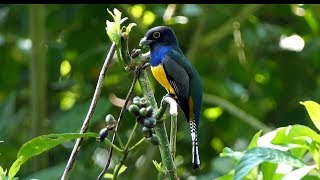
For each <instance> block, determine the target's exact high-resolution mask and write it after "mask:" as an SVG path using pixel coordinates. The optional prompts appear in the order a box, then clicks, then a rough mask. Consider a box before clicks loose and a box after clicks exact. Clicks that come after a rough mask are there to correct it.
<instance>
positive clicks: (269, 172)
mask: <svg viewBox="0 0 320 180" xmlns="http://www.w3.org/2000/svg"><path fill="white" fill-rule="evenodd" d="M277 167H278V164H274V163H270V162H263V163H262V164H261V171H262V175H263V179H273V176H274V174H275V172H276V169H277Z"/></svg>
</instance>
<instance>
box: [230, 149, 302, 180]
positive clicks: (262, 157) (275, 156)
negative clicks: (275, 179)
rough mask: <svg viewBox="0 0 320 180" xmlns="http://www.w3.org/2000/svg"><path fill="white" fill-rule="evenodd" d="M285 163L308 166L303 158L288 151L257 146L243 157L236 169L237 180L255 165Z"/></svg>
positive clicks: (294, 165)
mask: <svg viewBox="0 0 320 180" xmlns="http://www.w3.org/2000/svg"><path fill="white" fill-rule="evenodd" d="M263 162H271V163H276V164H280V163H284V164H287V165H290V166H293V167H304V166H306V165H305V164H304V163H303V162H302V161H301V160H299V159H298V158H296V157H294V156H292V155H291V154H289V153H288V152H284V151H280V150H277V149H271V148H264V147H256V148H253V149H250V150H248V151H246V152H245V153H244V155H243V157H242V158H241V160H240V162H239V164H238V166H237V167H236V170H235V176H234V178H235V180H241V179H242V178H243V177H244V176H246V175H247V174H248V173H249V172H250V171H251V170H252V169H253V168H254V167H256V166H257V165H259V164H261V163H263Z"/></svg>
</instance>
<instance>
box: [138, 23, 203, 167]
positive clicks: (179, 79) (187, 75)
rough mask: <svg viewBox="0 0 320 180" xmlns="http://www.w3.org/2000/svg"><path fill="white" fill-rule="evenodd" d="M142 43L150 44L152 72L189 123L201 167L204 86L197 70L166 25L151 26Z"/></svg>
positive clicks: (195, 160)
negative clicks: (200, 120) (201, 112)
mask: <svg viewBox="0 0 320 180" xmlns="http://www.w3.org/2000/svg"><path fill="white" fill-rule="evenodd" d="M139 45H140V46H143V45H149V47H150V64H151V71H152V74H153V76H154V77H155V78H156V80H157V81H158V82H159V83H160V84H161V85H162V86H163V87H164V88H165V89H166V90H167V91H168V94H169V95H170V96H171V97H173V98H174V99H176V101H177V103H178V104H179V106H180V108H181V109H182V110H183V112H184V114H185V116H186V118H187V121H188V122H189V123H190V129H191V138H192V156H193V157H192V163H193V168H194V169H198V168H199V167H200V157H199V150H198V127H199V118H200V111H201V104H202V86H201V81H200V77H199V74H198V72H197V71H196V69H195V68H194V67H193V66H192V65H191V64H190V62H189V61H188V59H187V58H186V57H185V56H184V54H183V52H182V51H181V49H180V47H179V44H178V40H177V38H176V35H175V34H174V32H173V30H172V29H171V28H170V27H167V26H157V27H154V28H152V29H150V30H149V31H148V32H147V33H146V34H145V36H144V37H143V38H142V39H141V41H140V43H139Z"/></svg>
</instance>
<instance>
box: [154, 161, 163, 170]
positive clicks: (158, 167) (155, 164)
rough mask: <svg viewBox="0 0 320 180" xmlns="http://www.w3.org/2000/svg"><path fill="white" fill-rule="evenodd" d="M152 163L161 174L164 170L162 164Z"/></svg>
mask: <svg viewBox="0 0 320 180" xmlns="http://www.w3.org/2000/svg"><path fill="white" fill-rule="evenodd" d="M152 163H153V164H154V166H155V167H156V169H157V170H158V171H159V172H161V171H162V168H161V163H158V162H157V161H156V160H152Z"/></svg>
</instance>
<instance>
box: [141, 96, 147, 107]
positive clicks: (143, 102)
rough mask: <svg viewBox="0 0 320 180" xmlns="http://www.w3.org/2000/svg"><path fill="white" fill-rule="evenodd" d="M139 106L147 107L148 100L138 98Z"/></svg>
mask: <svg viewBox="0 0 320 180" xmlns="http://www.w3.org/2000/svg"><path fill="white" fill-rule="evenodd" d="M140 106H141V107H147V106H148V100H147V98H145V97H142V98H140Z"/></svg>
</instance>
